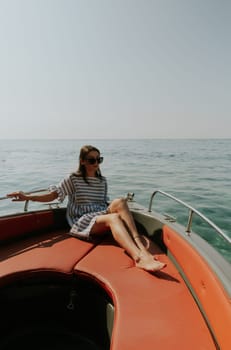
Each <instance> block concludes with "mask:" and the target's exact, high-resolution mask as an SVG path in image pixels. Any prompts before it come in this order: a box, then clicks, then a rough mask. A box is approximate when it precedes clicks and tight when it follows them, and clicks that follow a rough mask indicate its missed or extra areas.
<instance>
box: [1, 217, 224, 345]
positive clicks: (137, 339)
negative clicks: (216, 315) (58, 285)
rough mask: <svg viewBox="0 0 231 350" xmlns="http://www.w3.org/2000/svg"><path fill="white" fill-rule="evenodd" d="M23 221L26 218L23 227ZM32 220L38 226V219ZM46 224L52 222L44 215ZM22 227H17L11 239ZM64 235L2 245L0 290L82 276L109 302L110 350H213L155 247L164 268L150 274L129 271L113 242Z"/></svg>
mask: <svg viewBox="0 0 231 350" xmlns="http://www.w3.org/2000/svg"><path fill="white" fill-rule="evenodd" d="M44 215H45V214H43V216H44ZM27 220H28V217H27V218H26V216H25V222H24V226H25V227H27ZM36 220H37V221H36V223H37V225H40V224H41V221H40V220H39V219H38V217H37V216H36ZM43 221H44V220H43ZM46 221H47V223H49V222H50V221H51V222H52V219H51V218H50V213H49V212H48V213H47V220H46ZM14 224H17V217H16V218H15V223H14ZM0 227H1V232H5V236H7V231H8V230H9V226H8V225H6V223H3V224H2V225H1V226H0ZM16 227H17V225H16ZM22 227H23V225H22V222H21V225H20V228H19V229H18V232H16V235H17V234H19V233H20V232H19V231H21V230H22ZM66 232H67V230H66V229H62V230H52V229H51V230H50V231H49V232H47V233H43V234H39V235H29V236H28V237H27V238H26V239H25V240H18V241H16V242H14V243H12V242H11V243H9V244H7V243H4V244H3V245H2V246H1V247H0V256H1V258H0V259H1V261H0V286H3V285H6V284H8V283H9V282H10V281H12V280H20V279H22V278H24V279H25V278H26V277H27V276H28V277H29V276H31V275H35V274H40V275H44V274H47V275H49V274H50V275H51V274H62V275H84V276H85V277H86V278H88V279H92V280H94V281H96V282H97V284H99V285H100V286H101V287H102V288H103V289H104V290H105V291H106V292H107V293H108V294H109V295H110V297H111V298H112V300H113V303H114V306H115V319H114V325H113V333H112V340H111V348H110V349H111V350H130V349H131V350H136V349H137V350H138V349H141V348H143V349H145V350H151V349H154V348H156V349H161V350H170V349H187V350H190V349H192V350H195V349H197V350H199V349H207V350H210V349H217V346H216V345H215V343H214V340H213V337H212V335H211V334H210V331H209V329H208V327H207V324H206V322H205V320H204V318H203V316H202V314H201V312H200V311H199V309H198V306H197V304H196V303H195V301H194V299H193V298H192V296H191V293H190V291H189V289H188V288H187V286H186V285H185V282H184V281H183V279H182V277H181V275H180V274H179V272H178V271H177V269H176V268H175V266H174V265H173V263H172V262H171V261H170V260H169V258H168V257H167V256H166V255H164V254H163V253H161V251H160V250H159V249H158V247H157V246H155V245H154V244H153V243H150V250H151V251H152V253H155V254H159V255H161V260H163V261H165V262H166V263H167V267H166V268H165V269H164V270H163V271H161V272H158V273H156V274H150V273H147V272H145V271H143V270H140V269H138V268H136V267H134V265H133V262H132V260H131V259H130V257H129V256H128V255H127V254H125V252H124V250H123V249H121V248H120V247H118V246H117V245H116V244H115V242H114V241H113V240H112V239H108V238H107V239H105V240H103V241H102V242H101V243H100V244H93V243H89V242H84V241H81V240H78V239H76V238H73V237H71V236H69V235H68V234H66ZM227 349H228V348H227Z"/></svg>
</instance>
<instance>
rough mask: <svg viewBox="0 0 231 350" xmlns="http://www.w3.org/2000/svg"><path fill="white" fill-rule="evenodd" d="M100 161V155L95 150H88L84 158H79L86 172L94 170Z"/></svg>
mask: <svg viewBox="0 0 231 350" xmlns="http://www.w3.org/2000/svg"><path fill="white" fill-rule="evenodd" d="M100 163H102V157H100V154H99V153H98V152H97V151H90V152H89V153H88V154H87V156H86V158H85V159H84V160H81V164H82V165H84V166H85V168H86V171H87V173H92V172H96V171H97V170H98V168H99V164H100Z"/></svg>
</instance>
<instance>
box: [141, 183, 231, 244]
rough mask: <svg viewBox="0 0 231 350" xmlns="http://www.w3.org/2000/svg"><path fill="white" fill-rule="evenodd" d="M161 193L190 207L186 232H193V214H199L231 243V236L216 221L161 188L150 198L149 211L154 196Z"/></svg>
mask: <svg viewBox="0 0 231 350" xmlns="http://www.w3.org/2000/svg"><path fill="white" fill-rule="evenodd" d="M157 193H160V194H161V195H163V196H165V197H168V198H170V199H172V200H174V201H175V202H177V203H179V204H181V205H183V206H184V207H186V208H187V209H189V215H188V223H187V226H186V229H185V232H186V233H187V234H188V235H189V234H190V233H191V227H192V219H193V214H194V213H195V214H197V215H198V216H199V217H200V218H201V219H202V220H204V221H205V222H206V223H207V224H208V225H209V226H211V227H212V228H213V229H214V230H215V231H216V232H217V233H218V234H219V235H220V236H222V237H223V238H224V239H225V240H226V241H227V242H229V243H231V238H230V237H229V236H228V235H226V234H225V233H224V232H223V231H222V230H221V229H220V228H219V227H218V226H217V225H215V224H214V222H212V221H211V220H209V219H208V218H207V217H206V216H205V215H203V214H202V213H201V212H199V211H198V210H197V209H195V208H193V207H192V206H191V205H189V204H187V203H185V202H183V201H182V200H180V199H178V198H176V197H174V196H172V195H171V194H169V193H167V192H164V191H161V190H156V191H154V192H153V193H152V195H151V198H150V202H149V207H148V211H149V212H151V211H152V203H153V198H154V196H155V195H156V194H157Z"/></svg>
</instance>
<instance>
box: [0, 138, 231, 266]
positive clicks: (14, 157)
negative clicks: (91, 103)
mask: <svg viewBox="0 0 231 350" xmlns="http://www.w3.org/2000/svg"><path fill="white" fill-rule="evenodd" d="M85 144H92V145H94V146H96V147H97V148H99V149H100V151H101V155H102V156H103V157H104V162H103V163H102V164H101V165H100V167H101V172H102V174H103V175H104V176H106V177H107V181H108V187H109V188H108V194H109V198H110V199H113V198H115V197H118V196H119V197H121V196H126V195H127V193H134V200H135V201H136V202H137V203H139V204H141V205H143V206H145V207H148V206H149V202H150V197H151V195H152V193H153V192H154V191H156V190H161V191H164V192H167V193H169V194H170V195H172V196H175V197H177V198H179V199H180V200H181V201H184V202H186V203H187V204H188V205H190V206H192V207H194V208H195V209H196V210H198V211H199V212H200V213H202V214H203V215H205V216H206V217H207V218H208V219H209V220H211V221H213V222H214V223H215V225H217V226H218V227H219V228H220V229H221V230H222V231H223V232H224V233H225V234H226V235H227V236H229V237H231V183H230V182H231V181H230V180H231V139H126V140H125V139H102V140H101V139H77V140H73V139H70V140H63V139H60V140H56V139H51V140H47V139H31V140H28V139H27V140H3V139H2V140H0V184H1V187H0V216H4V215H7V214H11V213H15V212H17V213H18V212H21V211H23V209H24V205H23V203H22V202H12V201H11V200H10V199H5V196H6V194H7V193H10V192H12V191H16V190H22V191H25V192H30V191H35V190H40V189H46V188H48V187H49V186H50V185H52V184H58V183H59V182H60V181H61V180H62V179H63V178H64V177H66V176H67V175H68V174H69V173H70V172H73V171H75V170H76V169H77V167H78V157H79V150H80V148H81V147H82V146H83V145H85ZM63 205H65V202H64V203H63ZM44 206H45V204H41V203H34V202H33V203H30V207H29V209H31V210H33V209H37V208H45V207H44ZM180 207H181V206H180ZM180 207H179V205H178V204H177V203H176V202H174V201H173V200H171V199H169V198H168V199H166V198H165V197H164V196H163V195H161V194H157V195H156V196H155V197H154V201H153V205H152V209H153V210H156V211H160V212H161V213H165V214H167V215H170V216H173V217H174V218H176V219H177V220H178V221H179V222H180V223H182V224H184V225H186V224H187V218H188V210H186V211H185V210H184V211H182V209H181V208H180ZM194 225H195V227H196V229H197V230H198V228H199V231H201V235H202V236H203V237H204V238H205V239H207V240H208V241H211V242H213V244H214V245H215V246H217V247H218V249H220V252H221V253H222V254H223V255H224V256H226V257H227V259H228V260H229V261H230V262H231V250H230V244H229V246H228V245H227V243H225V242H224V241H223V240H221V241H220V239H218V238H217V235H216V233H215V232H214V231H213V230H211V227H210V226H209V225H208V226H207V225H204V223H202V222H201V221H200V219H199V220H198V219H195V224H194Z"/></svg>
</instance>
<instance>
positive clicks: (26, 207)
mask: <svg viewBox="0 0 231 350" xmlns="http://www.w3.org/2000/svg"><path fill="white" fill-rule="evenodd" d="M46 191H48V189H47V188H42V189H39V190H34V191H30V192H25V194H33V193H39V192H46ZM3 199H11V198H10V197H8V196H4V197H0V200H3ZM28 204H29V201H28V200H27V201H25V205H24V211H27V210H28Z"/></svg>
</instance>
